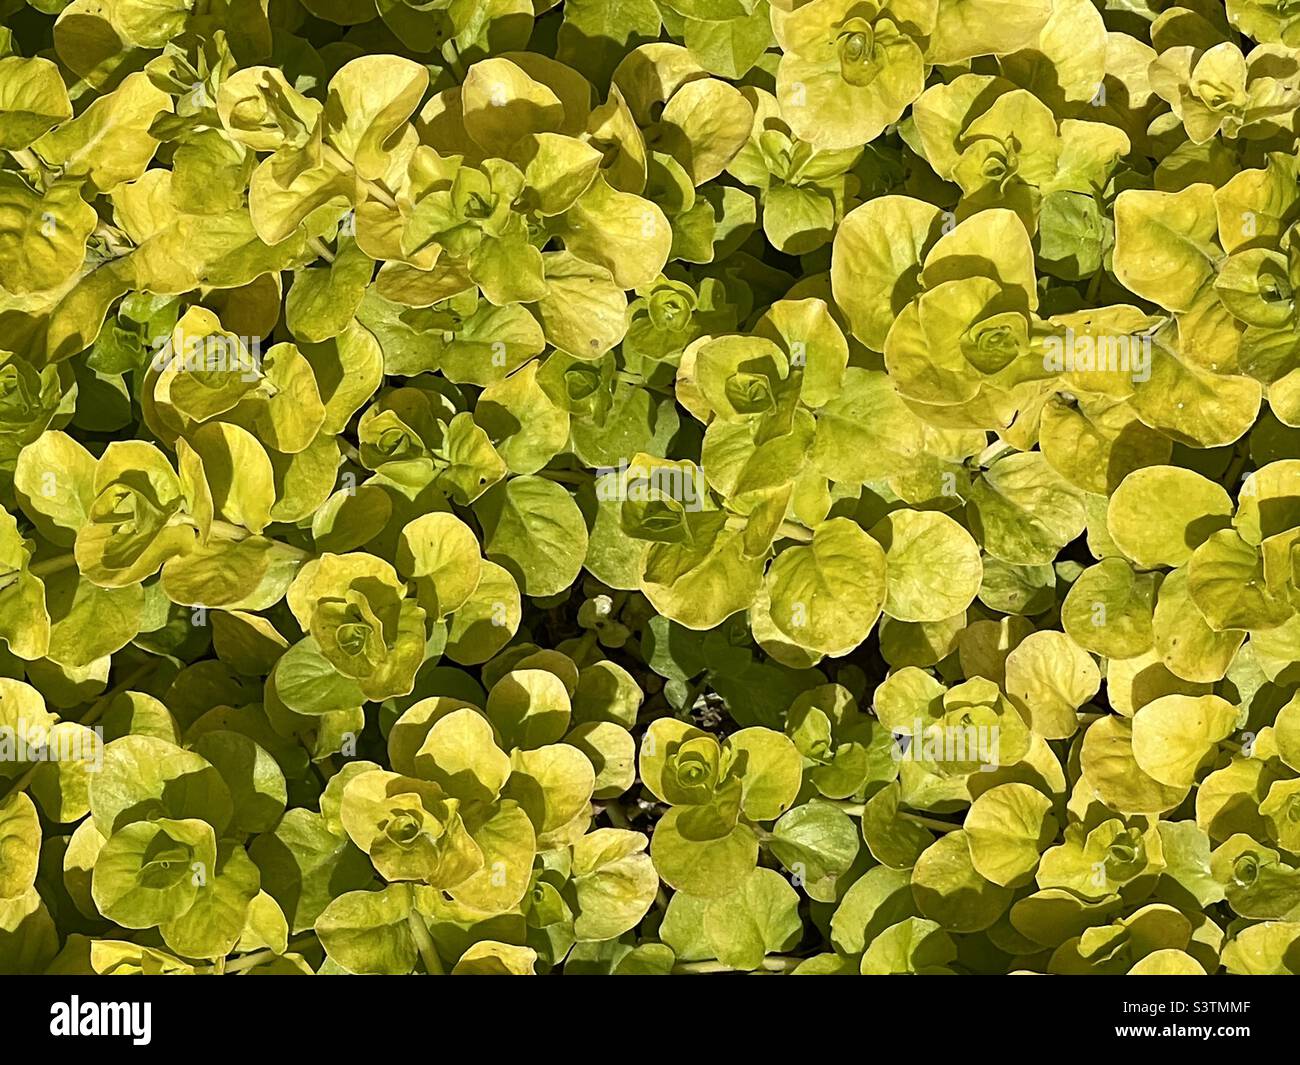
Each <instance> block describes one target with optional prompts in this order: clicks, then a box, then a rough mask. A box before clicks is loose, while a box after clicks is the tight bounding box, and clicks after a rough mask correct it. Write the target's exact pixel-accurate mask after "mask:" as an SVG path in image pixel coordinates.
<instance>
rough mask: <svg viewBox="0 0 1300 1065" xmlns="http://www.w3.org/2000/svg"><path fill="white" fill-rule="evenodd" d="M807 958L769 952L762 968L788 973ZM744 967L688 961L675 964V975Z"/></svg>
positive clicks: (731, 971) (723, 971)
mask: <svg viewBox="0 0 1300 1065" xmlns="http://www.w3.org/2000/svg"><path fill="white" fill-rule="evenodd" d="M804 960H805V959H803V958H790V957H787V956H785V955H784V954H769V955H768V956H767V957H766V958H764V959H763V962H762V964H761V965H760V966H759V968H760V969H764V970H766V971H767V972H769V973H788V972H789V971H790V970H791V969H794V968H796V967H797V966H799V965H801V964H802V963H803V962H804ZM745 971H746V970H744V969H735V968H733V967H732V966H730V965H724V964H723V963H722V962H720V961H687V962H682V963H680V964H678V965H674V966H673V973H674V975H679V976H701V975H704V974H705V973H736V972H745Z"/></svg>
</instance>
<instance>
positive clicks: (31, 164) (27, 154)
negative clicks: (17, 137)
mask: <svg viewBox="0 0 1300 1065" xmlns="http://www.w3.org/2000/svg"><path fill="white" fill-rule="evenodd" d="M9 154H10V155H12V156H13V157H14V162H15V163H17V164H18V165H19V166H21V167H22V168H23V169H24V170H33V171H39V170H40V169H41V162H40V160H39V159H37V158H36V153H35V152H34V151H32V150H31V149H30V148H10V149H9Z"/></svg>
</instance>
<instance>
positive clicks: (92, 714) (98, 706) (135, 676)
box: [81, 659, 162, 725]
mask: <svg viewBox="0 0 1300 1065" xmlns="http://www.w3.org/2000/svg"><path fill="white" fill-rule="evenodd" d="M161 661H162V659H156V660H153V661H150V662H146V663H144V665H142V666H140V667H139V668H138V669H135V670H133V671H132V672H131V673H129V674H128V675H127V676H126V678H125V679H123V680H121V681H119V682H118V683H117V684H115V685H113V687H111V688H109V689H108V691H106V692H104V694H103V695H101V696H100V697H99V698H98V699H96V700H95V702H94V704H93V705H92V706H91V708H90V709H89V710H87V711H86V713H85V716H84V717H82V718H81V723H82V724H83V725H93V724H94V723H95V722H96V721H98V720H99V719H100V718H101V717H102V716H103V715H104V711H105V710H107V709H108V707H109V704H111V703H112V702H113V700H114V699H116V698H117V697H118V696H119V695H121V694H122V693H123V692H124V691H130V689H131V687H132V686H133V685H134V684H135V683H136V681H138V680H139V679H140V678H141V677H144V676H147V675H148V674H150V673H152V672H153V671H154V670H155V669H157V668H158V665H159V663H160V662H161Z"/></svg>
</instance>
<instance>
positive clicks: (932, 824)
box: [898, 810, 961, 832]
mask: <svg viewBox="0 0 1300 1065" xmlns="http://www.w3.org/2000/svg"><path fill="white" fill-rule="evenodd" d="M898 816H899V817H905V818H907V820H909V821H912V822H914V823H915V824H918V825H924V826H925V827H926V828H928V829H931V830H933V831H935V832H956V831H957V830H958V829H959V828H961V825H954V824H953V823H952V822H951V821H939V820H936V819H935V818H933V817H925V816H923V815H921V814H911V813H907V812H906V811H905V810H899V811H898Z"/></svg>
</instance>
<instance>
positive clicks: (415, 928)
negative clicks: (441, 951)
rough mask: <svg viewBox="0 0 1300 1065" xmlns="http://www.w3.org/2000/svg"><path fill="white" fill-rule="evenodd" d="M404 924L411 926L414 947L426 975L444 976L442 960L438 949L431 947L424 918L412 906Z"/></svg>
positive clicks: (431, 940)
mask: <svg viewBox="0 0 1300 1065" xmlns="http://www.w3.org/2000/svg"><path fill="white" fill-rule="evenodd" d="M406 923H407V924H408V925H410V926H411V935H412V937H413V938H414V939H415V947H416V949H417V950H418V951H419V952H420V957H421V958H423V959H424V968H425V972H426V973H427V975H429V976H446V975H447V970H446V969H444V968H443V966H442V959H441V958H439V957H438V948H437V947H435V946H434V945H433V937H432V936H431V935H429V926H428V925H426V924H425V923H424V918H423V917H421V916H420V914H419V911H418V910H416V909H415V907H414V906H412V907H411V912H410V913H409V914H408V915H407V918H406Z"/></svg>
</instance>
